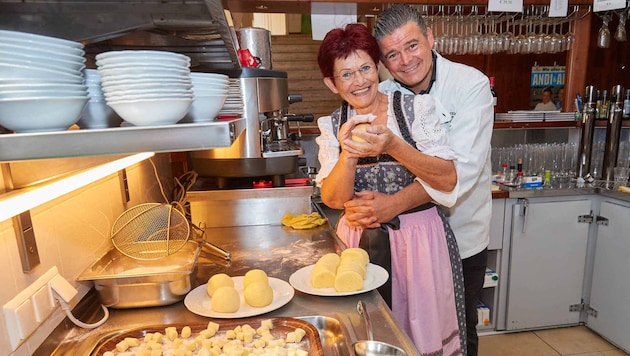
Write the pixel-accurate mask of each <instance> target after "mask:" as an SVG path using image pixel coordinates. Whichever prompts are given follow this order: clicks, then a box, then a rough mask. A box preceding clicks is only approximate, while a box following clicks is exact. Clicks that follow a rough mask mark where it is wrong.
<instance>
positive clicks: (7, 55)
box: [0, 49, 85, 71]
mask: <svg viewBox="0 0 630 356" xmlns="http://www.w3.org/2000/svg"><path fill="white" fill-rule="evenodd" d="M0 58H3V59H4V60H7V59H10V60H12V61H18V63H25V64H26V63H27V62H28V63H32V65H36V66H38V67H44V68H45V67H48V66H50V67H53V68H55V67H59V68H65V69H71V70H75V71H77V70H78V71H81V70H83V68H85V64H83V62H81V61H69V60H65V59H61V58H54V57H52V56H48V57H41V56H33V55H30V54H23V53H11V52H7V51H3V50H2V49H0Z"/></svg>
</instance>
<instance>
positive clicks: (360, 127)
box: [352, 124, 370, 142]
mask: <svg viewBox="0 0 630 356" xmlns="http://www.w3.org/2000/svg"><path fill="white" fill-rule="evenodd" d="M368 127H370V124H358V125H357V126H355V127H354V129H353V131H354V130H358V131H367V128H368ZM352 141H354V142H367V141H365V140H364V139H363V138H361V137H359V136H357V135H352Z"/></svg>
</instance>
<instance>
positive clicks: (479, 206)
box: [379, 54, 494, 259]
mask: <svg viewBox="0 0 630 356" xmlns="http://www.w3.org/2000/svg"><path fill="white" fill-rule="evenodd" d="M436 66H437V67H436V69H437V70H436V80H435V82H434V83H433V86H432V87H431V89H430V91H429V94H431V95H433V96H434V97H435V98H436V107H437V111H438V114H439V116H440V120H441V122H442V125H443V126H444V128H445V129H446V131H447V132H448V136H449V141H450V144H451V146H452V147H453V150H454V151H455V156H456V157H457V159H456V161H455V167H456V169H457V176H458V181H459V190H458V199H457V202H456V203H455V205H454V206H452V207H451V208H450V209H447V210H445V212H446V214H447V216H448V217H449V223H450V225H451V228H452V229H453V231H454V233H455V238H456V239H457V244H458V247H459V253H460V255H461V258H462V259H464V258H467V257H471V256H474V255H476V254H478V253H479V252H481V251H483V249H485V248H486V247H487V246H488V243H489V242H490V218H491V215H492V191H491V161H490V152H491V146H490V139H491V138H492V129H493V123H494V106H493V97H492V93H491V92H490V82H489V80H488V77H486V75H485V74H483V73H482V72H480V71H479V70H477V69H475V68H473V67H470V66H467V65H464V64H461V63H455V62H451V61H449V60H448V59H446V58H444V57H442V56H441V55H439V54H437V58H436ZM379 90H380V91H381V92H384V93H389V92H392V91H395V90H400V91H401V92H403V93H412V92H411V91H410V90H409V89H406V88H404V87H403V86H401V85H400V83H398V82H396V81H394V80H393V78H390V79H388V80H385V81H383V82H381V83H380V84H379Z"/></svg>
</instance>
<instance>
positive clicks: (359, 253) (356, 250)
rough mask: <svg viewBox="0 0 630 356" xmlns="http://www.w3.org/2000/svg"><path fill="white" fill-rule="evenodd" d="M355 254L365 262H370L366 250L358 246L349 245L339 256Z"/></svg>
mask: <svg viewBox="0 0 630 356" xmlns="http://www.w3.org/2000/svg"><path fill="white" fill-rule="evenodd" d="M351 256H357V257H361V258H362V259H363V262H364V263H365V264H368V263H369V262H370V255H368V253H367V251H365V250H364V249H362V248H360V247H349V248H347V249H345V250H343V251H342V252H341V258H342V259H343V258H345V257H351Z"/></svg>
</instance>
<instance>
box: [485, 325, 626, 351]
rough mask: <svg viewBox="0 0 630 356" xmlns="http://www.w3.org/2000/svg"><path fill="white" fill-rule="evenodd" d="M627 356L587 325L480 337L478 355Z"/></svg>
mask: <svg viewBox="0 0 630 356" xmlns="http://www.w3.org/2000/svg"><path fill="white" fill-rule="evenodd" d="M551 355H579V356H627V355H628V354H627V353H625V352H623V351H621V350H619V349H617V348H616V347H615V346H614V345H612V344H610V343H609V342H607V341H606V340H604V339H602V338H601V337H600V336H599V335H597V334H596V333H594V332H593V331H591V330H590V329H588V328H587V327H586V326H574V327H568V328H557V329H547V330H539V331H527V332H518V333H509V334H497V335H486V336H481V337H479V356H551Z"/></svg>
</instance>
